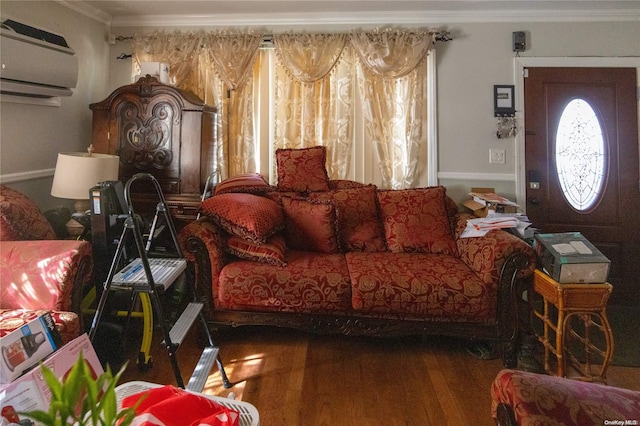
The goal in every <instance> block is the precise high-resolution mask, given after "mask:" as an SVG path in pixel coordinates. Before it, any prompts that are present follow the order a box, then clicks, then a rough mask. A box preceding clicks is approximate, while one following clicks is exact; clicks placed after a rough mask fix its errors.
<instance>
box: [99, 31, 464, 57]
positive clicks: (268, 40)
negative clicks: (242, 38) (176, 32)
mask: <svg viewBox="0 0 640 426" xmlns="http://www.w3.org/2000/svg"><path fill="white" fill-rule="evenodd" d="M434 34H435V40H436V41H440V42H443V43H446V42H448V41H451V40H453V38H452V37H451V33H450V32H449V31H446V30H440V31H436V32H434ZM110 40H111V44H115V43H116V42H121V41H126V40H133V36H128V37H125V36H117V37H115V36H111V37H110ZM273 47H274V46H273V34H265V35H264V36H262V43H260V48H261V49H273ZM131 56H132V55H127V54H124V53H122V54H121V55H120V56H118V57H117V58H116V59H128V58H130V57H131Z"/></svg>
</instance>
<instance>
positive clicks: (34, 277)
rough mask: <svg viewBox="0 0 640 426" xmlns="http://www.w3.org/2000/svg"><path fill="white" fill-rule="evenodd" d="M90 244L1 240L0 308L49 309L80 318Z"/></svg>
mask: <svg viewBox="0 0 640 426" xmlns="http://www.w3.org/2000/svg"><path fill="white" fill-rule="evenodd" d="M92 269H93V254H92V250H91V244H90V243H88V242H87V241H76V240H29V241H3V242H2V244H0V296H1V297H0V300H1V301H2V302H1V306H0V308H4V309H20V308H25V309H49V310H57V311H72V312H75V313H77V314H78V315H81V314H82V313H81V302H82V294H83V290H84V287H85V286H86V285H87V284H89V283H90V282H91V278H92Z"/></svg>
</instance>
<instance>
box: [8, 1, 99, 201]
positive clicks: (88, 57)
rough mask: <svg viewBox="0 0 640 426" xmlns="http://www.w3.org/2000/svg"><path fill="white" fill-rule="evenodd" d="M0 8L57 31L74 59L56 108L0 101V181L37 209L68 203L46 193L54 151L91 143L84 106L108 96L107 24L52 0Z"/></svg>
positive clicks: (88, 116)
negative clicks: (73, 80) (71, 80)
mask: <svg viewBox="0 0 640 426" xmlns="http://www.w3.org/2000/svg"><path fill="white" fill-rule="evenodd" d="M0 6H1V12H2V15H3V16H9V17H11V18H14V19H17V20H19V21H21V22H24V23H27V24H30V25H33V26H37V27H41V28H43V29H47V30H49V31H51V32H55V33H59V34H62V35H63V36H64V37H65V39H66V40H67V43H68V44H69V46H71V48H72V49H73V50H74V51H75V52H76V56H77V57H78V64H79V75H78V83H77V86H76V88H75V89H73V95H72V96H70V97H65V98H62V105H61V106H60V107H51V106H41V105H26V104H19V103H12V102H1V103H0V113H1V126H0V176H2V183H6V184H7V185H8V186H11V187H13V188H15V189H17V190H19V191H22V192H24V193H25V194H27V195H28V196H30V197H32V198H33V199H34V200H35V201H36V202H37V203H38V204H39V205H40V207H41V208H43V209H48V208H51V207H55V206H57V205H66V206H69V205H70V204H71V203H70V202H69V201H67V200H63V199H58V198H53V197H51V196H50V191H51V181H52V176H53V175H52V173H53V169H54V168H55V164H56V159H57V154H58V152H65V151H84V150H86V148H87V146H88V145H89V144H90V142H91V111H90V110H89V104H90V103H91V102H95V101H97V100H101V99H103V98H104V97H105V96H106V95H107V94H108V92H107V78H108V72H109V58H108V55H109V44H108V43H107V34H108V26H107V25H106V24H102V23H99V22H97V21H95V20H93V19H90V18H88V17H86V16H84V15H81V14H79V13H77V12H74V11H72V10H70V9H69V8H67V7H65V6H63V5H61V4H59V3H57V2H53V1H4V0H3V1H2V2H1V5H0ZM33 176H44V177H36V178H33ZM24 179H26V180H24ZM7 181H8V182H7Z"/></svg>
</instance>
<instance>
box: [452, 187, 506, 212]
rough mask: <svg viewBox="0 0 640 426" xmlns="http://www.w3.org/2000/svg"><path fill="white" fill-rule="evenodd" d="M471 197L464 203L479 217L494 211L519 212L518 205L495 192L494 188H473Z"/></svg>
mask: <svg viewBox="0 0 640 426" xmlns="http://www.w3.org/2000/svg"><path fill="white" fill-rule="evenodd" d="M469 195H471V197H472V198H471V199H469V200H466V201H464V202H463V203H462V204H463V205H464V206H465V207H466V208H468V209H470V210H471V211H473V214H474V215H475V216H477V217H487V215H489V214H492V213H517V212H518V205H517V204H516V203H514V202H513V201H511V200H508V199H506V198H504V197H501V196H499V195H497V194H496V193H495V189H494V188H471V192H470V193H469Z"/></svg>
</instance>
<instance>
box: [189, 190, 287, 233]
mask: <svg viewBox="0 0 640 426" xmlns="http://www.w3.org/2000/svg"><path fill="white" fill-rule="evenodd" d="M201 209H202V211H203V212H204V213H206V214H207V215H209V216H210V217H211V218H212V219H213V221H214V222H216V223H217V224H218V225H219V226H220V227H221V228H223V229H224V230H225V231H227V232H229V233H230V234H233V235H236V236H238V237H241V238H245V239H247V240H250V241H253V242H256V243H260V244H264V243H265V242H266V241H267V238H269V237H270V236H272V235H273V234H275V233H277V232H279V231H281V230H282V229H284V216H283V214H282V209H281V208H280V206H279V205H278V204H277V203H276V202H275V201H273V200H270V199H268V198H265V197H260V196H258V195H253V194H243V193H240V194H236V193H229V194H221V195H214V196H213V197H211V198H207V199H206V200H204V201H203V202H202V205H201Z"/></svg>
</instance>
